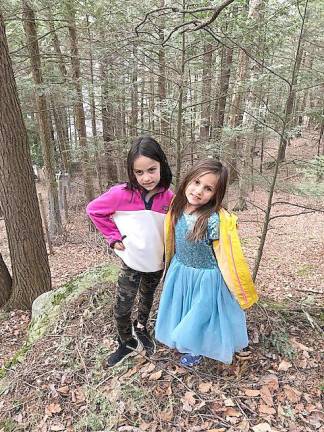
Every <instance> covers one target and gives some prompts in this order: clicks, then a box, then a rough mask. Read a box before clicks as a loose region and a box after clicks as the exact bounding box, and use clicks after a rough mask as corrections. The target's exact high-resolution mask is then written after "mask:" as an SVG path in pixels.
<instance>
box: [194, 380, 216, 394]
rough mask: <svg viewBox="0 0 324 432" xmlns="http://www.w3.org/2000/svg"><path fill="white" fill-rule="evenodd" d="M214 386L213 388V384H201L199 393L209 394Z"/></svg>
mask: <svg viewBox="0 0 324 432" xmlns="http://www.w3.org/2000/svg"><path fill="white" fill-rule="evenodd" d="M212 386H213V383H212V382H205V383H204V382H203V383H200V384H199V386H198V388H199V391H201V393H208V392H209V391H210V389H211V388H212Z"/></svg>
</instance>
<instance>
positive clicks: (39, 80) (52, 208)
mask: <svg viewBox="0 0 324 432" xmlns="http://www.w3.org/2000/svg"><path fill="white" fill-rule="evenodd" d="M22 5H23V20H24V30H25V34H26V39H27V44H28V51H29V56H30V62H31V68H32V74H33V80H34V83H35V85H36V86H37V87H39V88H41V87H42V85H43V76H42V69H41V60H40V53H39V46H38V38H37V30H36V23H35V16H34V12H33V10H32V9H31V7H30V6H29V4H28V2H27V1H25V0H23V2H22ZM35 98H36V104H37V113H38V121H39V130H40V137H41V143H42V151H43V159H44V167H45V179H46V183H47V192H48V200H49V214H48V216H49V231H50V234H51V235H58V234H62V233H63V225H62V219H61V214H60V208H59V201H58V192H57V184H56V179H55V161H54V147H53V142H52V139H51V130H50V117H49V111H48V107H47V101H46V96H45V94H44V92H40V91H39V89H37V88H36V91H35Z"/></svg>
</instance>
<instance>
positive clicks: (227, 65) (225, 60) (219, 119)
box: [213, 46, 233, 140]
mask: <svg viewBox="0 0 324 432" xmlns="http://www.w3.org/2000/svg"><path fill="white" fill-rule="evenodd" d="M232 62H233V49H232V48H230V47H225V46H223V47H222V54H221V70H220V78H219V95H218V96H219V98H217V102H216V106H217V109H216V115H215V124H214V134H213V135H214V137H215V138H216V139H217V140H220V139H221V135H222V129H223V126H224V119H225V108H226V101H227V93H228V88H229V81H230V76H231V67H232Z"/></svg>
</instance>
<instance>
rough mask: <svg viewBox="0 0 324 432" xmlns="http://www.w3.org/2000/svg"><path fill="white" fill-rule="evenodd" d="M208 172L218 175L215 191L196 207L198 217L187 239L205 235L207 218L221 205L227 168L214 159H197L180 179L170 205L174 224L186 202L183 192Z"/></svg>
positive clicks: (199, 238) (198, 238)
mask: <svg viewBox="0 0 324 432" xmlns="http://www.w3.org/2000/svg"><path fill="white" fill-rule="evenodd" d="M210 173H211V174H215V175H216V176H217V177H218V181H217V184H216V191H215V194H214V195H213V197H212V198H211V200H210V201H209V202H208V203H207V204H205V205H203V206H201V207H200V208H199V209H198V218H197V220H196V223H195V226H194V228H193V230H192V231H191V232H190V233H189V235H188V239H189V240H192V241H197V240H201V239H202V238H203V237H204V236H205V234H206V231H207V224H208V219H209V218H210V216H211V215H212V214H213V213H214V212H218V211H219V210H220V208H221V206H222V201H223V199H224V196H225V192H226V186H227V178H228V171H227V168H226V167H225V166H224V165H223V164H222V163H221V162H219V161H217V160H214V159H203V160H201V161H198V162H197V163H196V164H195V165H194V166H193V167H192V168H191V169H190V171H189V172H188V173H187V175H186V176H185V177H184V179H183V180H182V182H181V184H180V186H179V189H178V192H177V194H176V196H175V198H174V200H173V202H172V205H171V217H172V221H173V224H174V225H175V224H176V223H177V221H178V219H179V217H180V216H181V214H182V213H183V211H184V209H185V207H186V204H187V203H188V201H187V198H186V194H185V192H186V189H187V186H188V185H189V184H190V183H191V182H192V181H194V180H195V179H197V178H199V177H201V176H203V175H205V174H210Z"/></svg>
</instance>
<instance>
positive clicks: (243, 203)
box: [234, 0, 263, 211]
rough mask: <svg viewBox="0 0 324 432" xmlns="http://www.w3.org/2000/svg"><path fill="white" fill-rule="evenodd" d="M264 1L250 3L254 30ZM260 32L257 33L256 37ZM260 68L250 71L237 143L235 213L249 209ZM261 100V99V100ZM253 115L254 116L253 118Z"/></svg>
mask: <svg viewBox="0 0 324 432" xmlns="http://www.w3.org/2000/svg"><path fill="white" fill-rule="evenodd" d="M262 1H263V0H254V1H252V2H251V3H250V7H249V20H251V21H252V22H253V26H254V28H256V29H258V28H259V27H260V21H261V18H262V15H261V13H260V11H261V6H262ZM258 34H259V31H257V32H256V35H258ZM255 43H256V44H257V45H258V46H259V47H260V46H262V45H263V44H262V42H261V41H260V40H255ZM249 63H250V62H249V59H247V61H246V68H247V69H248V67H249ZM260 72H261V70H260V66H259V65H257V64H255V63H252V65H251V67H250V71H249V76H250V80H249V88H248V93H247V96H246V98H245V110H244V114H243V120H242V129H243V130H244V131H245V135H244V137H243V136H242V135H241V137H240V138H239V139H238V141H237V144H238V145H237V150H238V157H239V160H240V164H239V169H238V171H239V196H238V202H237V204H236V205H235V207H234V211H243V210H246V209H247V197H248V193H249V188H250V184H251V168H252V166H253V150H252V149H253V144H252V143H253V135H256V131H255V130H254V127H253V126H254V124H255V119H254V118H253V117H252V116H254V117H256V116H257V113H258V109H259V102H258V101H257V98H256V97H255V93H257V89H256V88H254V87H253V83H255V82H257V79H258V76H259V74H260ZM259 99H260V98H259ZM251 115H252V116H251Z"/></svg>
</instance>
